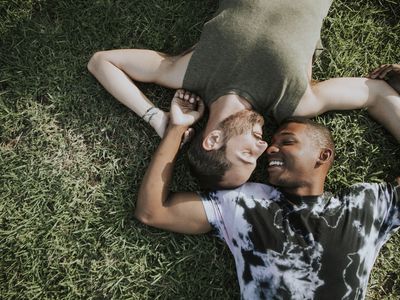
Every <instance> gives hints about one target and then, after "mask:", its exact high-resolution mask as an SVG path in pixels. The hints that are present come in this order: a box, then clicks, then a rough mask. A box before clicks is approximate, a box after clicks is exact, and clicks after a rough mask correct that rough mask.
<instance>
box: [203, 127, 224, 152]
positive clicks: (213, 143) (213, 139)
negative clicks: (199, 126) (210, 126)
mask: <svg viewBox="0 0 400 300" xmlns="http://www.w3.org/2000/svg"><path fill="white" fill-rule="evenodd" d="M202 145H203V148H204V150H207V151H211V150H218V149H220V148H221V147H222V146H223V145H224V135H223V133H222V131H221V130H213V131H211V132H210V133H209V134H207V135H206V137H205V138H204V140H203V144H202Z"/></svg>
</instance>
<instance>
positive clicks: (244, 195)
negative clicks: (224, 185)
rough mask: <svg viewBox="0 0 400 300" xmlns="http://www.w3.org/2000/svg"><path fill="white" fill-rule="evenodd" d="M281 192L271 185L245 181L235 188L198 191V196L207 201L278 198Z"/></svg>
mask: <svg viewBox="0 0 400 300" xmlns="http://www.w3.org/2000/svg"><path fill="white" fill-rule="evenodd" d="M280 195H281V193H280V192H279V190H278V189H276V188H275V187H273V186H270V185H267V184H262V183H255V182H247V183H245V184H243V185H241V186H240V187H238V188H236V189H231V190H218V191H211V192H206V193H200V197H201V198H202V199H203V201H204V200H209V201H229V200H230V201H237V200H238V199H260V200H266V199H268V200H273V199H279V197H280Z"/></svg>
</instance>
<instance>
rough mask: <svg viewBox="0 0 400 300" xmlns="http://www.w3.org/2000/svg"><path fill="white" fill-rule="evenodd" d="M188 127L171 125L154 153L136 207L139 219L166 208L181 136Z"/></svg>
mask: <svg viewBox="0 0 400 300" xmlns="http://www.w3.org/2000/svg"><path fill="white" fill-rule="evenodd" d="M186 129H187V127H184V126H170V127H169V128H168V130H167V131H166V133H165V136H164V138H163V140H162V141H161V143H160V145H159V146H158V148H157V150H156V152H155V153H154V155H153V158H152V160H151V162H150V165H149V167H148V169H147V171H146V173H145V175H144V178H143V181H142V184H141V186H140V189H139V195H138V200H137V203H136V209H135V216H136V217H137V218H138V219H141V220H143V219H150V218H152V217H153V216H154V215H156V214H157V213H159V212H161V211H162V209H163V208H164V202H165V201H166V199H167V197H168V194H169V186H170V182H171V178H172V173H173V169H174V165H175V160H176V157H177V154H178V151H179V146H180V143H181V138H182V136H183V134H184V133H185V131H186Z"/></svg>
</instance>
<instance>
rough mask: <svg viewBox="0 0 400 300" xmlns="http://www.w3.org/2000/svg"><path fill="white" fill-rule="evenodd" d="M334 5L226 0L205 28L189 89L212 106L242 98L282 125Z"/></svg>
mask: <svg viewBox="0 0 400 300" xmlns="http://www.w3.org/2000/svg"><path fill="white" fill-rule="evenodd" d="M330 5H331V0H296V1H293V0H221V1H220V5H219V9H218V11H217V13H216V15H215V17H214V18H213V19H211V20H210V21H208V22H207V23H206V24H205V25H204V28H203V32H202V35H201V37H200V41H199V43H198V44H197V45H196V47H195V50H194V53H193V55H192V58H191V60H190V62H189V65H188V69H187V71H186V74H185V78H184V83H183V87H184V88H185V89H188V90H190V91H193V92H196V93H198V94H199V95H200V96H201V97H202V98H203V99H204V101H205V102H206V103H207V104H208V105H210V104H211V103H212V102H213V101H214V100H216V99H218V98H219V97H221V96H223V95H226V94H232V93H234V94H238V95H240V96H242V97H244V98H245V99H246V100H248V101H249V102H250V103H251V104H252V105H253V108H254V109H255V110H256V111H258V112H259V113H262V114H264V115H265V116H267V117H268V116H270V115H272V116H273V117H274V118H275V119H276V120H277V121H280V120H282V119H284V118H286V117H288V116H291V115H292V113H293V111H294V110H295V108H296V106H297V104H298V102H299V100H300V98H301V97H302V95H303V94H304V92H305V90H306V88H307V84H308V79H307V77H308V75H307V71H308V66H309V63H310V61H311V58H312V55H313V53H314V49H315V46H316V44H317V42H318V40H319V36H320V30H321V26H322V21H323V18H324V17H325V16H326V14H327V13H328V10H329V7H330Z"/></svg>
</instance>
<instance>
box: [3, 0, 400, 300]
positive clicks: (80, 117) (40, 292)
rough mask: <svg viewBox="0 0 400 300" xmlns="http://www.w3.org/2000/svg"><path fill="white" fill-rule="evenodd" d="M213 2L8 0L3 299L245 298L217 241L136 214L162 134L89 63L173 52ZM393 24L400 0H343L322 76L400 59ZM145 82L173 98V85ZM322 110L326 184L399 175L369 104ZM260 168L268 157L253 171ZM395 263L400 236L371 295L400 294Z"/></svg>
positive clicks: (327, 33) (158, 98)
mask: <svg viewBox="0 0 400 300" xmlns="http://www.w3.org/2000/svg"><path fill="white" fill-rule="evenodd" d="M216 3H217V1H215V0H207V1H183V0H147V1H139V0H91V1H89V0H86V1H66V0H59V1H50V0H13V1H11V0H8V1H7V0H2V1H0V222H1V223H0V224H1V225H0V255H1V260H0V298H1V299H35V298H36V299H104V298H106V299H239V289H238V284H237V280H236V273H235V269H234V263H233V260H232V258H231V256H230V253H229V251H228V249H227V247H225V246H224V245H223V244H222V243H221V242H219V241H218V240H217V239H215V238H213V237H210V236H208V235H204V236H183V235H178V234H173V233H168V232H164V231H161V230H157V229H152V228H149V227H146V226H144V225H141V224H140V223H138V222H137V221H136V220H135V219H134V218H133V216H132V211H133V209H134V207H135V202H136V200H135V199H136V196H137V191H138V186H139V183H140V181H141V178H142V176H143V174H144V171H145V169H146V166H147V165H148V163H149V161H150V158H151V155H152V153H153V151H154V150H155V147H156V146H157V144H158V142H159V138H158V137H157V136H156V134H155V132H153V131H152V130H150V128H149V127H148V126H147V125H146V124H145V123H144V122H143V121H142V120H141V119H140V118H138V117H137V116H136V115H135V114H134V113H132V112H130V111H129V110H128V109H127V108H125V107H123V106H122V105H120V104H119V103H118V102H117V101H115V100H114V99H113V98H112V97H111V96H109V95H108V94H107V92H105V91H104V90H103V89H102V87H101V86H100V85H99V84H98V83H97V82H96V80H95V79H94V78H93V77H92V76H91V75H90V74H89V73H88V71H87V69H86V64H87V62H88V60H89V58H90V56H91V55H92V54H93V53H94V52H95V51H97V50H104V49H114V48H136V47H138V48H139V47H140V48H150V49H155V50H160V51H165V52H168V53H179V52H180V51H182V50H184V49H186V48H188V47H189V46H191V45H192V44H194V43H195V42H196V41H197V40H198V38H199V35H200V32H201V28H202V25H203V23H204V22H205V21H206V20H208V19H210V18H211V17H212V15H213V12H214V11H215V8H216V6H217V5H216ZM399 23H400V3H399V0H363V1H359V0H335V1H334V4H333V6H332V8H331V10H330V13H329V16H328V17H327V19H326V21H325V23H324V27H323V34H322V36H323V42H324V45H325V48H326V51H324V53H323V54H322V56H321V58H320V59H319V60H318V61H317V63H316V65H315V66H314V74H315V75H314V77H315V78H317V79H326V78H330V77H335V76H364V75H366V74H368V72H369V71H370V70H372V69H373V68H375V67H376V66H378V65H380V64H381V63H394V62H398V63H399V62H400V25H399ZM141 87H142V88H143V90H144V91H145V93H146V94H147V95H148V96H149V97H150V98H151V99H152V100H154V102H156V103H157V105H159V106H161V107H162V108H164V109H167V108H168V107H169V101H170V99H171V97H172V95H173V91H171V90H166V89H163V88H160V87H157V86H154V85H141ZM317 119H318V120H319V121H320V122H323V123H325V124H327V125H328V126H329V127H330V128H331V129H332V130H333V132H334V137H335V139H336V143H337V149H338V155H337V160H336V163H335V166H334V168H333V169H332V171H331V173H330V177H329V180H328V182H327V187H328V188H329V189H331V190H338V189H342V188H344V187H345V186H348V185H350V184H353V183H356V182H362V181H373V182H379V181H392V180H393V179H394V177H395V175H399V170H400V160H399V158H400V147H399V145H398V143H396V142H395V141H394V140H393V138H392V137H391V136H390V135H389V134H388V133H387V132H386V131H385V130H384V129H382V127H381V126H380V125H378V124H377V123H375V122H374V121H372V120H371V119H370V118H369V117H368V115H367V113H366V112H365V111H354V112H341V113H329V114H325V115H323V116H321V117H319V118H317ZM399 126H400V125H399ZM264 172H265V170H264V168H263V164H262V163H261V164H260V167H259V168H258V170H257V172H256V173H255V174H254V180H258V181H263V178H264V176H263V173H264ZM180 187H185V189H190V190H196V188H197V187H196V184H195V182H194V181H193V179H192V178H191V177H190V176H188V168H187V164H186V161H185V158H184V157H182V158H180V159H179V162H178V167H177V171H176V176H175V179H174V182H173V188H174V189H175V190H177V189H179V188H180ZM399 270H400V235H399V234H396V235H395V236H394V237H392V238H391V240H390V241H389V242H388V243H387V244H386V246H385V247H384V248H383V250H382V251H381V254H380V256H379V258H378V260H377V263H376V265H375V268H374V271H373V274H372V277H371V280H370V283H369V290H368V297H369V299H400V271H399Z"/></svg>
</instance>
